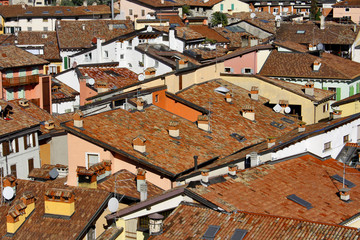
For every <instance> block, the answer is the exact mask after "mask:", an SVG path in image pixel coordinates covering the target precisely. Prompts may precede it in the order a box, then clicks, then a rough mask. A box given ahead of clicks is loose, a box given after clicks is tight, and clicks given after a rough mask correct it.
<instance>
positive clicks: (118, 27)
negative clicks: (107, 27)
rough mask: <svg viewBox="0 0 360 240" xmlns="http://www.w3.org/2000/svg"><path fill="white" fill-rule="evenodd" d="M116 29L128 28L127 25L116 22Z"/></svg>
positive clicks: (114, 26)
mask: <svg viewBox="0 0 360 240" xmlns="http://www.w3.org/2000/svg"><path fill="white" fill-rule="evenodd" d="M113 28H114V29H126V25H125V24H123V23H121V24H114V25H113Z"/></svg>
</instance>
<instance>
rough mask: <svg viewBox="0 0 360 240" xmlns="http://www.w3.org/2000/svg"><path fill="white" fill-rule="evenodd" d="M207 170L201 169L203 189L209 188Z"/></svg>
mask: <svg viewBox="0 0 360 240" xmlns="http://www.w3.org/2000/svg"><path fill="white" fill-rule="evenodd" d="M209 172H210V171H209V170H208V169H202V170H201V180H200V182H201V184H202V185H203V186H205V187H207V186H209Z"/></svg>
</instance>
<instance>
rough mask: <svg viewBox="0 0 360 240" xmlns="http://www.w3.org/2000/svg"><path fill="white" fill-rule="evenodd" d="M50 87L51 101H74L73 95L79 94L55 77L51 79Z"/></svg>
mask: <svg viewBox="0 0 360 240" xmlns="http://www.w3.org/2000/svg"><path fill="white" fill-rule="evenodd" d="M51 89H52V91H51V97H52V102H53V103H62V102H69V101H75V97H76V96H77V95H79V94H80V93H79V92H78V91H76V90H75V89H73V88H71V87H70V86H68V85H66V84H65V83H63V82H61V81H59V80H57V79H56V78H52V79H51Z"/></svg>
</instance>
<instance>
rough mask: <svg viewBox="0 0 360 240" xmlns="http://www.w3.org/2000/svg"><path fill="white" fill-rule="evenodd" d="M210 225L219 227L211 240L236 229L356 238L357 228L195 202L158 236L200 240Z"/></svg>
mask: <svg viewBox="0 0 360 240" xmlns="http://www.w3.org/2000/svg"><path fill="white" fill-rule="evenodd" d="M210 225H215V226H220V229H219V231H218V232H217V233H216V235H215V237H214V239H230V238H231V237H232V235H233V234H234V233H235V230H236V229H243V230H246V231H247V233H246V236H245V238H244V239H263V240H271V239H274V240H280V239H284V240H285V239H328V240H330V239H332V240H337V239H358V238H359V237H360V233H359V232H358V231H357V229H356V228H351V227H345V226H340V225H332V224H324V223H320V222H310V221H304V220H299V219H294V218H284V217H279V216H269V215H264V214H256V213H249V212H242V211H240V212H235V213H231V214H225V213H219V212H216V211H214V210H211V209H208V208H204V207H201V206H198V205H195V204H193V205H190V204H182V205H180V206H179V207H178V208H176V209H175V210H174V211H173V212H172V213H171V215H170V216H169V217H168V218H167V219H166V220H165V222H164V228H163V229H164V232H163V233H162V234H160V235H157V236H151V237H150V238H149V240H159V239H202V237H203V236H204V234H205V232H206V230H207V229H208V228H209V226H210Z"/></svg>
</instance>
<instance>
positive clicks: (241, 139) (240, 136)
mask: <svg viewBox="0 0 360 240" xmlns="http://www.w3.org/2000/svg"><path fill="white" fill-rule="evenodd" d="M230 136H231V137H233V138H235V139H236V140H238V141H239V142H243V141H245V140H246V138H245V136H242V135H240V134H238V133H232V134H230Z"/></svg>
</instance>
